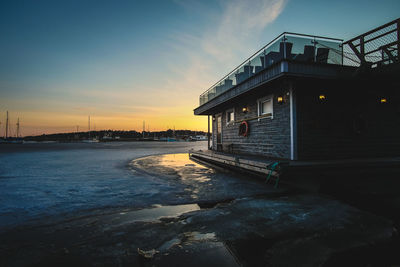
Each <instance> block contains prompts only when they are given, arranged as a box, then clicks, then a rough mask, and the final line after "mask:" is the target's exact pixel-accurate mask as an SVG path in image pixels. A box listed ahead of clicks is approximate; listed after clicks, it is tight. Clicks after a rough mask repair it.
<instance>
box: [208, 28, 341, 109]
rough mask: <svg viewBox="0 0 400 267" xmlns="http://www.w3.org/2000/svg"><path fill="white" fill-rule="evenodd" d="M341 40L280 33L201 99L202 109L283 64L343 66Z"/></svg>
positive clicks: (212, 87)
mask: <svg viewBox="0 0 400 267" xmlns="http://www.w3.org/2000/svg"><path fill="white" fill-rule="evenodd" d="M342 43H343V40H341V39H334V38H327V37H320V36H311V35H304V34H297V33H288V32H285V33H282V34H281V35H279V36H278V37H277V38H275V39H274V40H272V41H271V42H270V43H268V44H267V45H266V46H264V47H263V48H261V49H260V50H258V51H257V52H256V53H255V54H253V55H252V56H251V57H250V58H248V59H247V60H245V61H244V62H243V63H242V64H240V65H239V66H238V67H236V68H235V69H234V70H232V71H231V72H230V73H229V74H227V75H226V76H225V77H223V78H222V79H221V80H219V81H218V82H217V83H216V84H214V85H213V86H211V88H209V89H208V90H207V91H206V92H204V93H203V94H201V95H200V105H203V104H205V103H207V102H208V101H210V100H211V99H213V98H215V97H216V96H218V95H220V94H221V93H223V92H225V91H227V90H229V89H230V88H232V87H234V86H236V85H239V84H240V83H242V82H244V81H245V80H247V79H249V78H250V77H252V76H254V75H256V74H258V73H260V72H261V71H262V70H265V69H268V68H270V67H273V66H274V65H276V63H279V62H281V61H282V60H290V61H296V62H308V63H310V62H316V63H325V64H334V65H342V64H343V56H342V55H343V50H342Z"/></svg>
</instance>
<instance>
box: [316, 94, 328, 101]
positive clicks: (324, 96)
mask: <svg viewBox="0 0 400 267" xmlns="http://www.w3.org/2000/svg"><path fill="white" fill-rule="evenodd" d="M318 99H319V101H326V95H324V94H320V95H319V96H318Z"/></svg>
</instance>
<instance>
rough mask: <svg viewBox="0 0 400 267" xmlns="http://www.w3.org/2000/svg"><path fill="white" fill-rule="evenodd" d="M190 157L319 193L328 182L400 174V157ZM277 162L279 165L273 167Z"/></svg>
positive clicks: (195, 154)
mask: <svg viewBox="0 0 400 267" xmlns="http://www.w3.org/2000/svg"><path fill="white" fill-rule="evenodd" d="M189 157H190V158H191V159H192V160H194V161H200V162H201V163H206V164H211V165H217V166H220V167H223V168H229V169H233V170H239V171H242V172H250V173H253V174H256V175H258V176H261V177H265V179H267V177H269V176H270V177H271V178H272V179H274V180H277V179H279V183H284V184H289V185H292V186H295V187H298V188H302V189H306V190H311V191H320V187H321V185H322V184H323V183H326V181H327V180H336V181H341V182H343V183H348V182H350V181H351V180H354V181H356V180H357V181H359V179H360V177H364V176H365V174H368V173H378V174H379V175H377V178H379V180H380V181H382V180H384V179H385V177H388V175H389V176H393V175H395V176H398V175H399V174H400V157H391V158H356V159H341V160H314V161H290V160H279V159H270V158H264V157H257V156H248V155H237V154H230V153H223V152H215V151H212V150H206V151H190V152H189ZM277 162H279V165H278V166H277V167H274V166H273V165H274V163H277ZM378 176H379V177H378Z"/></svg>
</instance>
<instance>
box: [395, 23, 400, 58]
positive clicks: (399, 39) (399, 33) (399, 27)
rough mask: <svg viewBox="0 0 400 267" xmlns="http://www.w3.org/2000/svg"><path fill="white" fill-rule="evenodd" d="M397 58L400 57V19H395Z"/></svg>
mask: <svg viewBox="0 0 400 267" xmlns="http://www.w3.org/2000/svg"><path fill="white" fill-rule="evenodd" d="M396 26H397V60H399V59H400V56H399V50H400V19H398V20H397V23H396Z"/></svg>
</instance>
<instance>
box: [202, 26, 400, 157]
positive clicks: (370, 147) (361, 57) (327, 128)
mask: <svg viewBox="0 0 400 267" xmlns="http://www.w3.org/2000/svg"><path fill="white" fill-rule="evenodd" d="M399 29H400V19H397V20H394V21H392V22H390V23H387V24H385V25H382V26H380V27H378V28H376V29H373V30H371V31H369V32H367V33H364V34H362V35H360V36H357V37H355V38H352V39H351V40H348V41H345V42H344V41H343V40H340V39H335V38H326V37H320V36H311V35H304V34H295V33H287V32H285V33H282V34H281V35H279V36H278V37H277V38H275V39H274V40H273V41H271V42H270V43H269V44H267V45H266V46H265V47H263V48H262V49H260V50H259V51H257V52H256V53H255V54H254V55H252V56H251V57H250V58H248V59H247V60H246V61H245V62H243V63H242V64H241V65H239V66H238V67H237V68H235V69H234V70H233V71H231V72H230V73H229V74H228V75H226V76H225V77H223V78H222V79H221V80H220V81H218V82H217V83H216V84H214V85H213V86H212V87H211V88H210V89H208V90H207V91H206V92H204V93H203V94H201V95H200V105H199V107H197V108H196V109H195V110H194V114H195V115H206V116H208V123H209V129H212V141H211V142H209V148H210V149H212V150H214V151H222V152H226V153H232V154H243V155H246V154H252V155H260V156H266V157H270V158H278V159H288V160H305V159H333V158H349V157H378V156H393V155H397V156H398V155H399V154H400V78H399V74H400V67H399V55H398V50H399V46H400V43H399V36H400V30H399ZM209 131H210V130H209Z"/></svg>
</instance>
